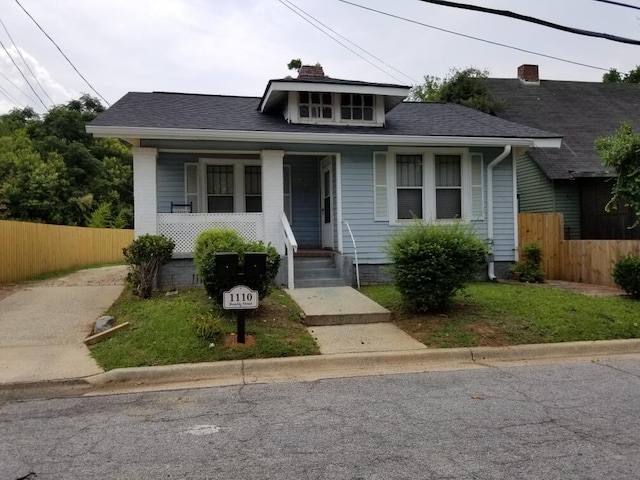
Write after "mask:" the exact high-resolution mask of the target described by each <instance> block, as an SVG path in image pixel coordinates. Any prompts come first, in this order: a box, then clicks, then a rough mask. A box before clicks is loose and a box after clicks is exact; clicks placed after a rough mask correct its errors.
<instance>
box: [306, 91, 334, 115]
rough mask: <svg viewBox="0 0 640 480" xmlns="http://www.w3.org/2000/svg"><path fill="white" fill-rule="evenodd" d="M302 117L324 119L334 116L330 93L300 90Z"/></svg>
mask: <svg viewBox="0 0 640 480" xmlns="http://www.w3.org/2000/svg"><path fill="white" fill-rule="evenodd" d="M299 112H300V118H308V119H312V120H314V119H324V120H331V119H332V118H333V107H332V100H331V94H330V93H321V92H300V110H299Z"/></svg>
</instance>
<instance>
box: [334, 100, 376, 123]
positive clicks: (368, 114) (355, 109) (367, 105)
mask: <svg viewBox="0 0 640 480" xmlns="http://www.w3.org/2000/svg"><path fill="white" fill-rule="evenodd" d="M373 105H374V103H373V95H367V94H360V93H343V94H342V95H341V100H340V116H341V118H342V120H359V121H365V122H370V121H373V110H374V106H373Z"/></svg>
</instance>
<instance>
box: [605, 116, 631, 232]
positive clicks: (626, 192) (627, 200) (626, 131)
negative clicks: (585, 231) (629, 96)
mask: <svg viewBox="0 0 640 480" xmlns="http://www.w3.org/2000/svg"><path fill="white" fill-rule="evenodd" d="M596 151H597V152H598V155H600V157H601V158H602V163H603V164H604V165H606V166H608V167H613V168H614V169H615V172H616V178H615V183H614V185H613V189H612V198H611V200H610V201H609V203H608V204H607V211H609V210H610V209H611V208H614V209H615V208H616V204H617V203H618V202H622V203H623V204H624V205H625V206H628V207H630V208H631V209H633V211H634V212H635V213H636V215H637V217H638V219H639V220H637V221H636V222H635V223H634V224H633V225H632V227H631V228H633V227H636V226H637V225H638V223H640V133H634V132H633V127H632V126H631V124H629V123H626V122H624V123H622V124H621V125H620V127H619V128H618V130H617V131H616V133H615V134H614V135H611V136H609V137H603V138H598V139H597V140H596Z"/></svg>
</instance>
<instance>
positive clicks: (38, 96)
mask: <svg viewBox="0 0 640 480" xmlns="http://www.w3.org/2000/svg"><path fill="white" fill-rule="evenodd" d="M0 45H2V48H3V49H4V51H5V53H6V54H7V56H8V57H9V58H10V59H11V62H12V63H13V65H14V66H15V67H16V68H17V69H18V72H20V75H22V78H24V81H25V82H27V85H29V88H30V89H31V91H32V92H33V93H34V95H35V96H36V97H37V99H38V100H40V103H41V104H42V106H43V107H44V109H45V111H46V110H47V106H46V105H45V104H44V102H43V101H42V98H40V95H38V92H36V90H35V88H33V85H31V82H29V79H28V78H27V77H26V75H25V74H24V72H23V71H22V70H21V69H20V66H19V65H18V64H17V63H16V61H15V60H14V59H13V57H12V56H11V54H10V53H9V50H7V47H5V46H4V43H2V40H0ZM14 46H15V45H14Z"/></svg>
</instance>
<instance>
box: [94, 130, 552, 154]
mask: <svg viewBox="0 0 640 480" xmlns="http://www.w3.org/2000/svg"><path fill="white" fill-rule="evenodd" d="M86 128H87V132H88V133H91V134H93V135H95V136H97V137H117V138H124V139H158V140H161V139H162V140H214V141H215V140H218V141H251V142H267V143H282V142H287V143H315V144H324V145H327V144H338V145H362V144H366V145H439V146H449V145H452V146H453V145H455V146H470V145H472V146H486V147H493V146H495V147H499V146H504V145H512V146H522V147H539V148H560V142H561V139H560V138H525V137H468V136H446V135H434V136H426V135H376V134H361V133H333V132H332V133H317V132H268V131H246V130H205V129H178V128H156V127H113V126H100V125H87V127H86Z"/></svg>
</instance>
